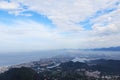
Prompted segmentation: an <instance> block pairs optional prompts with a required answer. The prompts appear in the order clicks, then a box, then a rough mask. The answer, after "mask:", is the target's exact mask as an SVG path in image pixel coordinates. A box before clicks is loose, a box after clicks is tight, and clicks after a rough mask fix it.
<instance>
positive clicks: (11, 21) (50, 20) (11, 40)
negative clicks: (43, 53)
mask: <svg viewBox="0 0 120 80" xmlns="http://www.w3.org/2000/svg"><path fill="white" fill-rule="evenodd" d="M114 46H120V0H0V53H2V52H21V51H22V52H24V51H39V50H53V49H88V48H102V47H114Z"/></svg>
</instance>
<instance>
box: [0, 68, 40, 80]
mask: <svg viewBox="0 0 120 80" xmlns="http://www.w3.org/2000/svg"><path fill="white" fill-rule="evenodd" d="M0 80H38V75H37V73H36V72H35V71H34V70H32V69H31V68H25V67H22V68H12V69H10V70H9V71H7V72H5V73H3V74H1V75H0Z"/></svg>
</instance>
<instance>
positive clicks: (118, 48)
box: [90, 46, 120, 51]
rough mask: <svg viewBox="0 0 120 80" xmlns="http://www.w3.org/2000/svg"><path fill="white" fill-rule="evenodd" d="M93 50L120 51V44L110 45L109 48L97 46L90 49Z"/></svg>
mask: <svg viewBox="0 0 120 80" xmlns="http://www.w3.org/2000/svg"><path fill="white" fill-rule="evenodd" d="M90 50H93V51H120V46H118V47H109V48H95V49H90Z"/></svg>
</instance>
